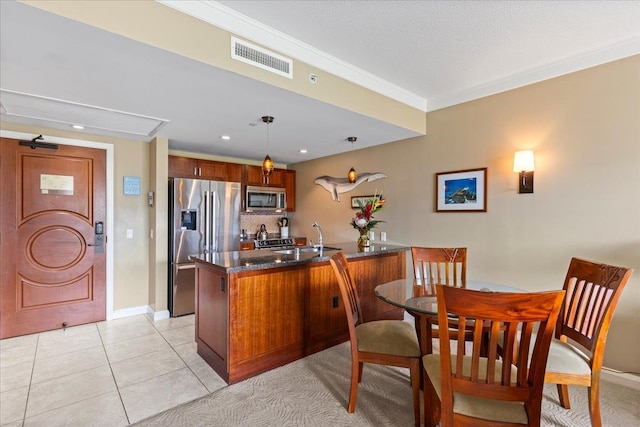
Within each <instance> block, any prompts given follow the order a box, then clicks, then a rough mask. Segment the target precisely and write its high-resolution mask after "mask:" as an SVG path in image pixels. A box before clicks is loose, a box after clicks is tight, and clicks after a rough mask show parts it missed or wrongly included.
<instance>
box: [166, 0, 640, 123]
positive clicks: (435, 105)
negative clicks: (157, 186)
mask: <svg viewBox="0 0 640 427" xmlns="http://www.w3.org/2000/svg"><path fill="white" fill-rule="evenodd" d="M156 1H157V2H159V3H162V4H164V5H166V6H169V7H172V8H174V9H176V10H179V11H181V12H183V13H186V14H188V15H191V16H193V17H195V18H198V19H200V20H203V21H205V22H208V23H210V24H211V25H214V26H216V27H219V28H221V29H223V30H226V31H229V32H231V33H233V34H236V35H238V36H240V37H243V38H246V39H248V40H251V41H253V42H256V43H259V44H261V45H263V46H265V47H267V48H271V49H274V50H277V51H278V52H280V53H282V54H284V55H288V56H291V57H293V58H295V59H297V60H300V61H303V62H305V63H307V64H309V65H311V66H314V67H317V68H319V69H322V70H324V71H326V72H328V73H331V74H333V75H335V76H337V77H340V78H343V79H345V80H348V81H350V82H352V83H354V84H357V85H359V86H362V87H364V88H366V89H369V90H371V91H374V92H377V93H379V94H381V95H384V96H387V97H389V98H391V99H394V100H396V101H398V102H401V103H403V104H406V105H408V106H410V107H413V108H416V109H418V110H420V111H424V112H428V111H435V110H439V109H442V108H446V107H450V106H452V105H456V104H461V103H464V102H468V101H473V100H475V99H479V98H483V97H486V96H490V95H495V94H497V93H500V92H505V91H507V90H511V89H516V88H518V87H522V86H527V85H530V84H533V83H537V82H540V81H543V80H547V79H551V78H554V77H559V76H562V75H565V74H569V73H572V72H576V71H579V70H583V69H586V68H591V67H594V66H597V65H601V64H604V63H607V62H611V61H615V60H618V59H622V58H626V57H629V56H633V55H637V54H640V38H638V37H634V38H631V39H627V40H623V41H621V42H620V43H618V44H615V45H611V46H607V47H604V48H602V49H598V50H595V51H591V52H587V53H583V54H581V55H576V56H574V57H571V58H567V59H563V60H561V61H557V62H555V63H552V64H548V65H545V66H542V67H538V68H535V69H532V70H528V71H525V72H523V73H519V74H515V75H512V76H509V77H506V78H503V79H500V80H496V81H492V82H489V83H487V84H484V85H480V86H475V87H471V88H466V89H463V90H460V91H458V92H455V93H451V94H446V95H442V96H436V97H429V98H428V99H425V98H422V97H420V96H418V95H416V94H414V93H412V92H409V91H407V90H405V89H402V88H401V87H399V86H397V85H394V84H393V83H391V82H388V81H386V80H383V79H381V78H379V77H376V76H374V75H373V74H371V73H369V72H367V71H364V70H362V69H360V68H357V67H354V66H353V65H351V64H348V63H346V62H344V61H342V60H340V59H338V58H335V57H333V56H331V55H329V54H327V53H325V52H322V51H320V50H318V49H316V48H314V47H313V46H310V45H308V44H306V43H303V42H301V41H299V40H296V39H294V38H292V37H290V36H288V35H286V34H284V33H281V32H279V31H277V30H275V29H273V28H271V27H268V26H266V25H264V24H262V23H260V22H258V21H256V20H254V19H251V18H249V17H247V16H245V15H242V14H240V13H238V12H236V11H234V10H233V9H230V8H228V7H226V6H224V5H221V4H219V3H217V2H215V1H213V0H200V1H189V2H185V1H181V0H156ZM427 107H428V108H427Z"/></svg>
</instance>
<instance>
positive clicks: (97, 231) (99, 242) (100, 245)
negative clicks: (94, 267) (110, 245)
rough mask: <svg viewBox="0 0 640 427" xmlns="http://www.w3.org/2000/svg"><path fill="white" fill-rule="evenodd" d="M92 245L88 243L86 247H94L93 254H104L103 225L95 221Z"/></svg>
mask: <svg viewBox="0 0 640 427" xmlns="http://www.w3.org/2000/svg"><path fill="white" fill-rule="evenodd" d="M93 229H94V236H93V237H94V243H89V244H87V246H93V247H95V248H96V249H95V253H97V254H98V253H103V252H104V241H105V235H104V223H103V222H102V221H96V223H95V225H94V227H93Z"/></svg>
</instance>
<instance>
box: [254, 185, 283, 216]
mask: <svg viewBox="0 0 640 427" xmlns="http://www.w3.org/2000/svg"><path fill="white" fill-rule="evenodd" d="M245 207H246V210H247V211H252V210H284V209H286V208H287V192H286V190H285V189H284V188H277V187H256V186H251V185H247V193H246V197H245Z"/></svg>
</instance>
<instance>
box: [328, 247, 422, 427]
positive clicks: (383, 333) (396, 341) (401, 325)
mask: <svg viewBox="0 0 640 427" xmlns="http://www.w3.org/2000/svg"><path fill="white" fill-rule="evenodd" d="M330 263H331V266H332V267H333V271H334V272H335V275H336V279H337V281H338V286H339V288H340V295H341V297H342V303H343V305H344V308H345V312H346V314H347V323H348V325H349V339H350V340H351V391H350V393H349V406H348V409H347V410H348V412H354V411H355V408H356V398H357V396H358V384H359V383H360V381H361V380H362V368H363V364H364V363H375V364H380V365H391V366H399V367H403V368H409V378H410V381H411V389H412V393H413V414H414V419H415V425H416V426H419V425H420V369H421V368H420V347H419V345H418V337H417V336H416V332H415V330H414V328H413V326H412V325H411V324H409V323H407V322H404V321H402V320H376V321H371V322H366V323H363V320H362V311H361V309H360V299H359V297H358V292H357V287H356V284H355V282H354V280H353V275H352V274H351V271H350V270H349V264H348V262H347V258H346V257H345V255H344V253H342V252H338V253H337V254H335V255H333V256H332V257H331V259H330Z"/></svg>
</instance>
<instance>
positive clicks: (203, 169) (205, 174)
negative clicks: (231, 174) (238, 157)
mask: <svg viewBox="0 0 640 427" xmlns="http://www.w3.org/2000/svg"><path fill="white" fill-rule="evenodd" d="M228 165H229V163H225V162H216V161H213V160H198V167H199V171H200V178H202V179H210V180H212V181H227V175H228V173H227V171H228Z"/></svg>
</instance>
